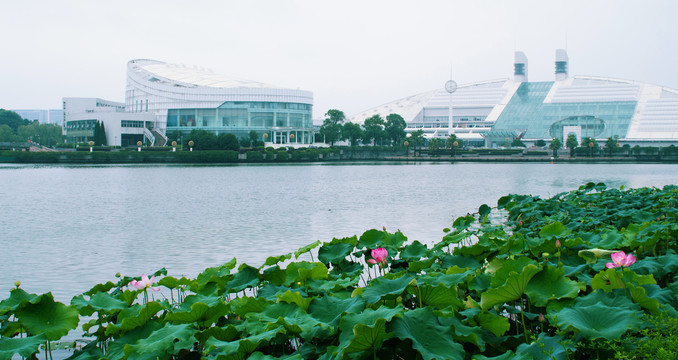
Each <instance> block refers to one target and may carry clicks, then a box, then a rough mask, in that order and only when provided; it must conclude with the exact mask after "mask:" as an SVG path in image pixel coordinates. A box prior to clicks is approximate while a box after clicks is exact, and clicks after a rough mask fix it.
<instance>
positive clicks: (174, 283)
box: [158, 276, 191, 289]
mask: <svg viewBox="0 0 678 360" xmlns="http://www.w3.org/2000/svg"><path fill="white" fill-rule="evenodd" d="M158 285H160V286H164V287H166V288H168V289H176V288H178V287H181V286H189V285H191V280H190V279H187V278H185V277H181V278H179V279H177V278H175V277H172V276H165V277H163V278H162V279H160V280H158Z"/></svg>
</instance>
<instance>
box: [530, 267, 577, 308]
mask: <svg viewBox="0 0 678 360" xmlns="http://www.w3.org/2000/svg"><path fill="white" fill-rule="evenodd" d="M564 273H565V272H564V271H563V270H562V269H559V268H556V267H553V266H548V265H547V266H545V267H544V269H543V270H542V271H541V272H539V273H538V274H537V275H535V276H534V277H533V278H532V280H530V282H529V284H528V285H527V288H526V289H525V293H526V294H527V296H529V298H530V301H532V303H533V304H534V305H536V306H546V303H548V302H549V300H553V299H562V298H574V297H576V296H577V294H579V292H580V291H584V290H586V285H585V284H583V283H578V282H576V281H572V280H570V279H568V278H567V277H565V276H564Z"/></svg>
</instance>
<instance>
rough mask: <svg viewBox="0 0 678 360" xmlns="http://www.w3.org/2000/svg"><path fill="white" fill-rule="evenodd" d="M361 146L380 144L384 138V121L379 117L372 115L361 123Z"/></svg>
mask: <svg viewBox="0 0 678 360" xmlns="http://www.w3.org/2000/svg"><path fill="white" fill-rule="evenodd" d="M363 129H364V130H363V144H370V143H372V144H376V143H377V142H379V143H381V139H382V138H383V137H384V119H382V118H381V116H379V115H373V116H371V117H369V118H367V119H365V122H364V123H363Z"/></svg>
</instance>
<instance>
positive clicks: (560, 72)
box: [556, 49, 570, 80]
mask: <svg viewBox="0 0 678 360" xmlns="http://www.w3.org/2000/svg"><path fill="white" fill-rule="evenodd" d="M569 67H570V58H569V57H568V56H567V51H565V50H563V49H558V50H556V80H565V79H567V74H568V71H569Z"/></svg>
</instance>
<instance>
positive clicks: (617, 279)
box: [591, 268, 657, 291]
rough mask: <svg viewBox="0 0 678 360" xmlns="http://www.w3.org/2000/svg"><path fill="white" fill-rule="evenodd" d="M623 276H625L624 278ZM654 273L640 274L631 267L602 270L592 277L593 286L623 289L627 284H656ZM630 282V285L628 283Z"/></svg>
mask: <svg viewBox="0 0 678 360" xmlns="http://www.w3.org/2000/svg"><path fill="white" fill-rule="evenodd" d="M622 276H623V278H622ZM656 283H657V282H656V281H655V279H654V276H652V274H650V275H638V274H636V273H635V272H634V271H632V270H631V269H624V270H623V271H622V270H621V269H616V268H612V269H606V270H605V271H601V272H599V273H598V274H596V276H594V277H593V278H592V279H591V288H593V289H594V290H597V289H601V290H604V291H612V290H613V289H623V288H625V287H627V286H631V285H632V284H635V285H649V284H656ZM626 284H628V285H626Z"/></svg>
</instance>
